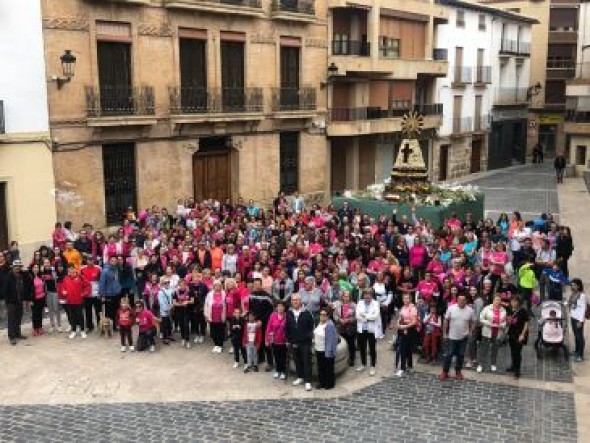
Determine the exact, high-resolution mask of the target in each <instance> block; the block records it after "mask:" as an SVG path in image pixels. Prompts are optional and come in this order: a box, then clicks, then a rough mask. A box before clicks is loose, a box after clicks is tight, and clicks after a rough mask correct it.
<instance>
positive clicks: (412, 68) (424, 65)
mask: <svg viewBox="0 0 590 443" xmlns="http://www.w3.org/2000/svg"><path fill="white" fill-rule="evenodd" d="M383 50H384V48H379V58H377V57H375V56H373V57H364V56H360V57H351V56H348V55H332V56H331V57H330V59H329V61H328V64H330V63H334V64H335V65H336V66H337V67H338V72H339V74H340V75H347V74H352V75H355V74H358V73H362V74H379V75H381V76H382V77H383V78H389V79H403V80H416V79H417V78H418V74H423V75H432V76H434V77H446V75H447V71H448V68H449V64H448V62H446V61H439V60H424V59H423V60H408V59H401V58H397V57H386V56H383Z"/></svg>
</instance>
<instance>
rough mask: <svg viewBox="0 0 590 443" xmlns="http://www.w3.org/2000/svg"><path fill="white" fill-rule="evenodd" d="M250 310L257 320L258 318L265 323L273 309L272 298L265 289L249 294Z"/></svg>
mask: <svg viewBox="0 0 590 443" xmlns="http://www.w3.org/2000/svg"><path fill="white" fill-rule="evenodd" d="M248 306H249V309H250V312H252V313H253V314H254V315H255V316H256V319H257V320H260V321H261V322H262V323H263V324H265V325H266V322H268V318H269V317H270V314H272V311H273V305H272V298H270V295H269V294H268V292H266V291H254V292H252V293H251V294H250V299H249V303H248Z"/></svg>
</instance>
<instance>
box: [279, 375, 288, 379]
mask: <svg viewBox="0 0 590 443" xmlns="http://www.w3.org/2000/svg"><path fill="white" fill-rule="evenodd" d="M279 378H280V379H281V380H285V379H286V378H287V376H286V375H285V374H281V376H280V377H279Z"/></svg>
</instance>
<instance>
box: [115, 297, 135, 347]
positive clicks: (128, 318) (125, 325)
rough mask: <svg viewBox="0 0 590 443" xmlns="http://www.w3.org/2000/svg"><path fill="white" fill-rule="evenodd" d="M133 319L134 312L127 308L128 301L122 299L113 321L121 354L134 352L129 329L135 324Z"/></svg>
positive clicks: (124, 298)
mask: <svg viewBox="0 0 590 443" xmlns="http://www.w3.org/2000/svg"><path fill="white" fill-rule="evenodd" d="M134 317H135V315H134V312H133V310H132V309H131V306H129V299H128V298H127V297H123V298H122V299H121V304H120V307H119V310H118V311H117V317H116V320H115V321H116V323H117V325H118V326H119V335H120V336H121V352H127V350H129V351H131V352H133V351H135V348H134V347H133V337H132V336H131V327H132V326H133V324H134V323H135V318H134Z"/></svg>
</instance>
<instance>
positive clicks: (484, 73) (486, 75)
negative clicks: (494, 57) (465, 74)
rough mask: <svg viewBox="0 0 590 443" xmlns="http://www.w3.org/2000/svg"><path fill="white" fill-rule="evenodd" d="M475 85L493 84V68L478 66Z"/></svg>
mask: <svg viewBox="0 0 590 443" xmlns="http://www.w3.org/2000/svg"><path fill="white" fill-rule="evenodd" d="M475 83H486V84H487V83H492V67H491V66H476V67H475Z"/></svg>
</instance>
